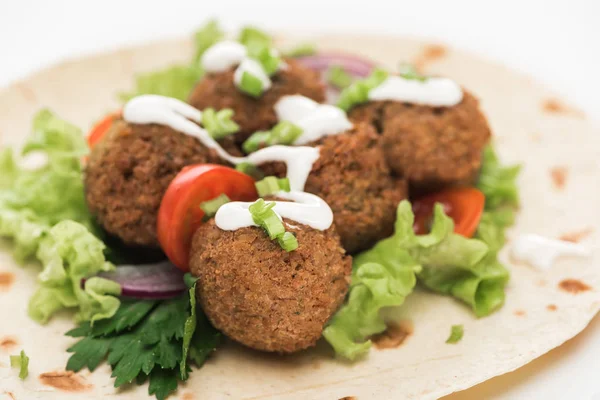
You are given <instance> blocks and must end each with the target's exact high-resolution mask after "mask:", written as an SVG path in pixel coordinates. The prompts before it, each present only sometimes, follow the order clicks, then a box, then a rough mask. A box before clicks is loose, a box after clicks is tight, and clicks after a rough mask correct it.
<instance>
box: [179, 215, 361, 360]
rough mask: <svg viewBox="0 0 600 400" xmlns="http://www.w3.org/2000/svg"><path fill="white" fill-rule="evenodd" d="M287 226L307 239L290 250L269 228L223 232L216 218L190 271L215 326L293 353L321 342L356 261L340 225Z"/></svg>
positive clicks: (200, 238)
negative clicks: (349, 253)
mask: <svg viewBox="0 0 600 400" xmlns="http://www.w3.org/2000/svg"><path fill="white" fill-rule="evenodd" d="M284 225H285V226H286V231H289V232H292V233H294V234H295V235H296V238H297V240H298V244H299V246H298V248H297V249H296V250H294V251H292V252H289V253H288V252H286V251H285V250H283V249H282V248H281V247H280V246H279V244H277V242H276V241H272V240H270V239H269V237H268V236H267V235H266V233H265V232H264V231H263V230H262V229H261V228H257V227H247V228H241V229H238V230H236V231H223V230H221V229H219V228H218V227H217V226H216V224H215V222H214V220H211V221H209V222H207V223H206V224H203V225H202V226H201V227H200V228H199V229H198V230H197V231H196V233H195V235H194V238H193V240H192V246H191V252H190V269H191V272H192V274H193V275H194V276H197V277H198V278H199V279H198V284H197V296H198V300H199V302H200V304H201V306H202V308H203V310H204V312H205V313H206V315H207V316H208V318H209V320H210V321H211V323H212V324H213V325H214V326H215V328H217V329H219V330H220V331H222V332H223V333H224V334H225V335H227V336H228V337H230V338H231V339H233V340H235V341H237V342H239V343H242V344H244V345H245V346H248V347H251V348H253V349H257V350H262V351H269V352H278V353H293V352H296V351H299V350H303V349H306V348H308V347H311V346H314V345H315V343H316V342H317V340H318V339H319V338H320V337H321V332H322V331H323V327H324V326H325V324H326V323H327V321H328V320H329V319H330V318H331V316H332V315H333V314H334V313H335V312H336V311H337V309H338V308H339V307H340V306H341V305H342V303H343V302H344V298H345V296H346V294H347V292H348V287H349V284H350V275H351V272H352V259H351V257H349V256H346V255H345V254H344V249H343V248H342V247H341V245H340V240H339V237H338V235H337V234H336V233H335V230H334V228H333V227H332V228H329V229H328V230H326V231H318V230H315V229H312V228H310V227H308V226H305V225H301V224H298V223H296V222H294V221H288V220H286V219H284Z"/></svg>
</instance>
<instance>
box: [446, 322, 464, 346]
mask: <svg viewBox="0 0 600 400" xmlns="http://www.w3.org/2000/svg"><path fill="white" fill-rule="evenodd" d="M463 334H464V328H463V326H462V325H452V329H451V330H450V336H448V339H446V343H451V344H454V343H458V342H460V340H461V339H462V337H463Z"/></svg>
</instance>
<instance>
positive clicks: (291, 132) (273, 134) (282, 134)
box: [242, 121, 302, 154]
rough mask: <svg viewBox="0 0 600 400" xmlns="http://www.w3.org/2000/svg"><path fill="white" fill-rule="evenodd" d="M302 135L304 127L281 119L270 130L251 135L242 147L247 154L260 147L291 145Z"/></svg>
mask: <svg viewBox="0 0 600 400" xmlns="http://www.w3.org/2000/svg"><path fill="white" fill-rule="evenodd" d="M300 135H302V128H300V127H299V126H298V125H294V124H292V123H291V122H288V121H281V122H280V123H278V124H277V125H275V126H274V127H273V129H271V130H270V131H259V132H255V133H253V134H252V136H250V137H249V138H248V139H246V141H245V142H244V144H243V145H242V149H243V150H244V151H245V152H246V154H249V153H252V152H255V151H256V150H258V149H261V148H263V147H267V146H273V145H276V144H283V145H290V144H293V143H294V142H295V141H296V139H298V138H299V137H300Z"/></svg>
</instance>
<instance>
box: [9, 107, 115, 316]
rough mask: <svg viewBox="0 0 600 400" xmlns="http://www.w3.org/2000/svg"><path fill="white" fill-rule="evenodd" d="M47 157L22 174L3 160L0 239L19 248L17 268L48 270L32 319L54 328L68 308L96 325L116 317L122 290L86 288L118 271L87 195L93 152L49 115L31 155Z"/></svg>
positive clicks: (41, 117) (28, 148) (37, 127)
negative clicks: (34, 265)
mask: <svg viewBox="0 0 600 400" xmlns="http://www.w3.org/2000/svg"><path fill="white" fill-rule="evenodd" d="M34 152H35V153H38V155H39V154H41V155H42V156H43V157H44V159H45V161H46V162H45V163H43V165H38V166H37V168H33V169H31V168H26V167H22V166H21V165H20V163H19V162H18V161H17V160H16V159H15V156H14V154H13V152H12V151H11V150H10V149H5V150H2V151H1V152H0V176H1V177H2V178H0V189H2V190H0V237H3V238H7V239H9V240H11V242H12V245H13V254H14V257H15V259H16V260H17V261H19V262H25V261H27V260H30V259H37V260H38V261H40V262H41V263H42V266H43V269H42V272H41V273H40V275H39V279H38V281H39V284H40V286H39V288H38V289H37V290H36V292H35V294H34V295H33V296H32V298H31V299H30V303H29V307H28V310H29V314H30V316H31V317H32V318H33V319H35V320H36V321H39V322H42V323H43V322H46V321H48V319H49V318H50V317H51V316H52V314H54V313H55V312H56V311H58V310H60V309H62V308H74V307H78V311H79V312H78V313H77V315H76V318H77V319H80V320H89V321H95V320H98V319H102V318H107V317H108V316H111V315H112V314H114V312H115V311H116V309H117V308H118V306H119V300H118V299H117V298H116V297H114V296H116V295H118V294H120V286H119V285H118V284H116V283H114V282H112V281H107V280H105V279H101V278H92V279H89V280H88V281H87V282H86V284H85V286H84V287H83V288H82V287H81V280H82V279H83V278H88V277H92V276H94V275H95V274H96V273H98V272H100V271H106V270H110V269H112V268H113V266H112V265H111V264H109V263H107V262H106V260H105V258H104V251H105V246H104V244H103V243H102V242H101V241H100V240H99V239H98V238H97V237H96V236H95V235H99V233H98V231H97V228H96V225H95V223H94V219H93V218H92V216H91V215H90V213H89V211H88V209H87V206H86V202H85V195H84V186H83V169H82V165H81V158H82V156H83V155H84V154H86V152H87V146H86V143H85V140H84V137H83V135H82V133H81V131H80V130H79V129H78V128H77V127H75V126H74V125H71V124H69V123H68V122H66V121H64V120H62V119H60V118H59V117H57V116H56V115H54V114H53V113H51V112H50V111H48V110H42V111H40V112H39V113H38V114H37V115H36V116H35V117H34V120H33V133H32V134H31V136H30V137H29V138H28V139H27V141H26V142H25V145H24V147H23V152H22V153H23V155H24V156H25V157H27V156H28V155H31V154H32V153H34Z"/></svg>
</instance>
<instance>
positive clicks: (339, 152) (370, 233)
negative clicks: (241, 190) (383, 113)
mask: <svg viewBox="0 0 600 400" xmlns="http://www.w3.org/2000/svg"><path fill="white" fill-rule="evenodd" d="M309 145H310V146H318V147H319V149H320V156H319V159H318V160H317V161H316V162H315V164H314V165H313V169H312V171H311V173H310V175H309V177H308V179H307V181H306V186H305V189H304V190H305V191H306V192H309V193H313V194H315V195H317V196H319V197H321V198H322V199H323V200H325V202H326V203H327V204H329V206H330V207H331V210H332V211H333V215H334V220H335V227H336V230H337V232H338V233H339V235H340V238H341V240H342V245H343V247H344V248H345V249H346V251H347V252H348V253H350V254H353V253H356V252H359V251H361V250H365V249H368V248H370V247H371V246H373V245H374V244H375V243H376V242H377V241H378V240H381V239H383V238H386V237H388V236H390V235H392V234H393V233H394V221H395V220H396V208H397V206H398V203H400V201H401V200H403V199H406V198H408V188H407V185H406V181H404V180H403V179H393V178H392V176H391V174H390V170H389V168H388V166H387V164H386V162H385V157H384V154H383V148H382V147H381V138H380V137H379V136H378V135H377V133H376V132H375V130H374V129H373V127H372V126H370V125H368V124H356V125H355V126H354V128H353V129H351V130H350V131H348V132H345V133H342V134H339V135H334V136H327V137H324V138H322V139H320V140H318V141H315V142H312V143H310V144H309ZM261 168H263V170H264V171H265V173H266V174H267V175H277V176H285V173H286V168H285V165H284V164H281V163H275V164H266V165H264V166H261Z"/></svg>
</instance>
